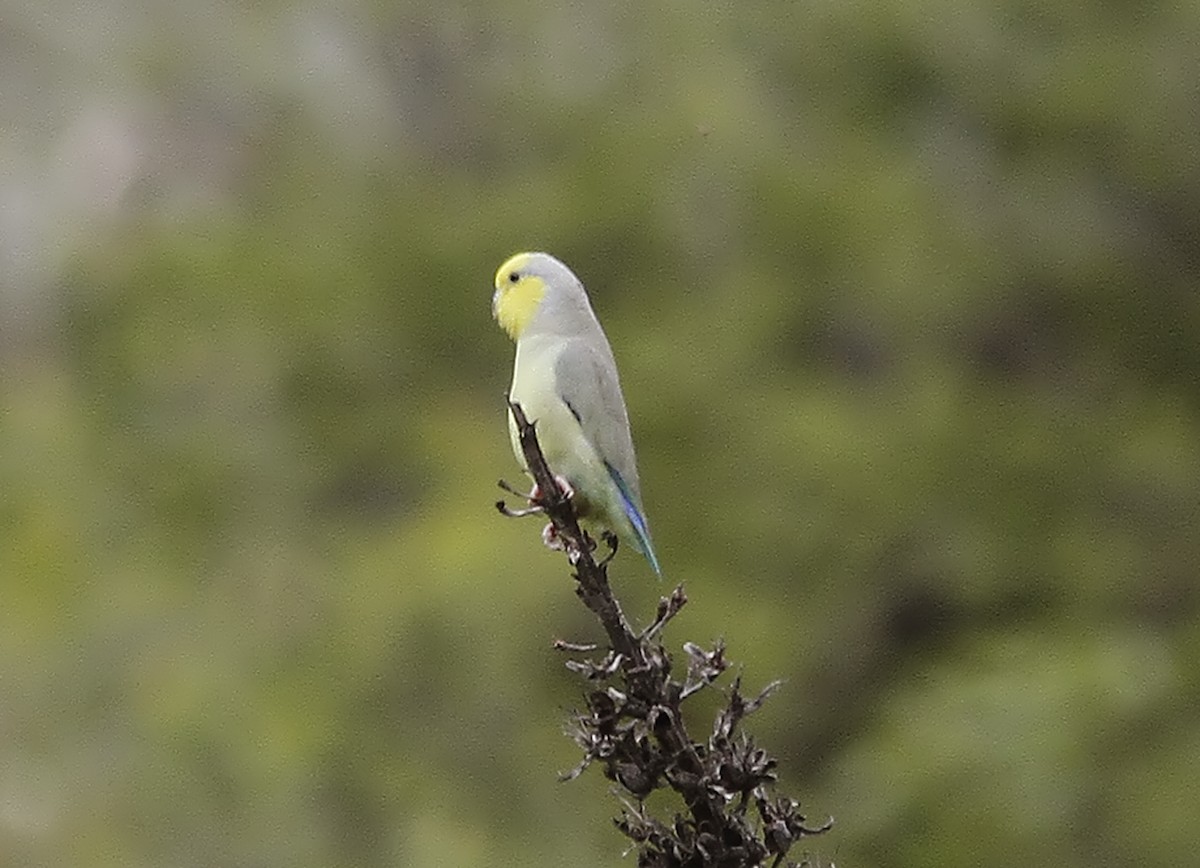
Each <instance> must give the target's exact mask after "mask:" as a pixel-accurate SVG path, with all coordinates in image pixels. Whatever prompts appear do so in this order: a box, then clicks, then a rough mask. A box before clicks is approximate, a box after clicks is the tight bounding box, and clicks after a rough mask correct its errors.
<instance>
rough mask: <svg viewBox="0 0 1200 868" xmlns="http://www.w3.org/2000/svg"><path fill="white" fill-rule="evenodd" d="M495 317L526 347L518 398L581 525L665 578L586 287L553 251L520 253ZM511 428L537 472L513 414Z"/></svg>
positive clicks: (497, 297)
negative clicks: (608, 536)
mask: <svg viewBox="0 0 1200 868" xmlns="http://www.w3.org/2000/svg"><path fill="white" fill-rule="evenodd" d="M492 315H493V316H494V317H495V319H496V322H497V323H498V324H499V325H500V327H501V328H502V329H503V330H504V331H505V332H506V333H507V334H508V336H509V337H510V338H512V340H513V341H514V342H515V343H516V345H517V350H516V359H515V361H514V364H513V377H512V386H511V388H510V390H509V400H510V401H512V402H514V403H516V404H518V405H520V407H521V409H522V410H523V411H524V413H525V415H526V417H527V418H528V419H529V420H530V421H531V422H533V423H534V424H535V425H536V426H537V433H538V442H539V444H540V445H541V447H542V452H543V454H544V455H545V457H546V462H547V464H549V466H550V468H551V470H553V471H554V472H555V474H557V475H558V476H560V477H561V478H562V479H564V480H565V481H566V482H567V484H568V487H569V491H568V494H569V496H570V497H571V500H572V503H573V504H574V506H575V510H576V512H577V514H578V515H579V517H580V520H581V521H582V522H583V523H584V524H585V525H588V524H590V525H592V527H593V528H594V529H597V528H598V529H600V530H601V531H608V532H610V533H612V534H615V536H616V538H617V539H619V540H620V541H622V542H626V543H628V544H630V545H631V546H633V548H634V549H636V550H637V551H638V552H640V553H641V554H642V555H643V557H645V559H646V560H647V561H648V562H649V564H650V567H651V569H653V570H654V572H655V574H657V575H659V576H661V575H662V568H661V566H660V565H659V562H658V555H657V554H656V553H655V551H654V544H653V542H651V539H650V527H649V525H648V524H647V522H646V513H645V510H644V509H643V507H642V496H641V488H640V485H639V482H638V471H637V458H636V456H635V454H634V451H633V438H632V436H631V435H630V433H629V414H628V413H627V411H626V410H625V398H624V396H623V395H622V394H621V383H620V380H619V379H618V377H617V363H616V361H615V359H614V358H613V353H612V348H611V347H610V346H609V343H608V338H607V337H606V336H605V334H604V329H602V328H601V327H600V321H599V320H597V319H596V314H595V313H594V312H593V311H592V305H591V302H590V301H589V300H588V295H587V291H586V290H585V289H584V288H583V283H582V282H581V281H580V280H579V278H578V277H576V276H575V274H574V272H572V271H571V269H570V268H568V267H567V266H566V265H565V264H563V263H562V262H561V261H559V260H558V259H556V258H554V257H553V256H551V255H550V254H548V253H518V254H516V255H514V256H512V257H510V258H509V259H507V260H505V262H504V264H503V265H501V266H500V268H499V269H498V270H497V271H496V278H495V291H494V292H493V294H492ZM508 431H509V437H510V439H511V441H512V448H513V454H514V455H515V456H516V458H517V461H518V462H519V463H520V464H521V465H522V469H524V470H525V472H526V473H528V468H527V467H525V458H524V455H523V453H522V451H521V445H520V440H519V437H518V433H519V432H518V430H517V425H516V421H515V420H514V419H513V415H512V411H511V410H510V411H509V413H508ZM548 541H549V538H548Z"/></svg>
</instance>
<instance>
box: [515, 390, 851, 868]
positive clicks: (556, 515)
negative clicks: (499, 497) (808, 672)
mask: <svg viewBox="0 0 1200 868" xmlns="http://www.w3.org/2000/svg"><path fill="white" fill-rule="evenodd" d="M509 407H510V408H511V410H512V413H513V418H514V419H515V420H516V423H517V429H518V432H519V435H520V443H521V450H522V452H523V453H524V455H525V460H526V466H527V467H528V468H529V471H530V474H531V475H532V476H533V479H534V481H535V482H536V483H537V490H538V492H539V495H538V500H537V501H536V502H534V503H533V504H532V508H531V509H522V510H517V511H514V510H510V509H509V508H508V507H507V506H506V505H505V504H504V502H503V501H500V502H499V503H497V504H496V506H497V508H498V509H499V510H500V511H501V512H503V513H504V514H506V515H518V516H519V515H528V514H530V513H533V512H537V513H544V514H545V516H546V517H547V518H548V519H549V520H550V522H551V523H552V524H553V525H554V528H555V530H556V531H557V534H558V537H559V539H560V540H561V542H562V543H563V545H564V548H565V550H566V554H567V558H568V560H569V561H570V563H571V566H572V567H573V568H574V573H573V578H574V579H575V582H576V584H575V593H576V594H577V595H578V596H579V598H580V599H581V600H582V601H583V603H584V605H585V606H587V607H588V609H590V610H591V612H592V613H593V614H594V615H595V616H596V617H597V618H598V619H599V621H600V624H601V626H602V627H603V628H604V632H605V635H606V636H607V637H608V647H607V648H606V649H599V648H597V647H595V646H588V645H576V644H572V643H567V642H556V643H555V647H557V648H558V649H559V650H562V651H565V652H568V653H572V654H591V655H592V656H586V657H583V658H582V659H572V660H569V661H568V662H567V664H566V666H567V668H568V669H570V670H571V671H573V672H576V673H578V674H579V675H580V676H582V677H583V678H584V679H585V680H586V681H587V683H588V687H587V694H586V696H587V709H586V711H578V712H574V713H573V715H572V717H571V718H570V720H569V723H568V733H569V735H570V736H571V737H572V738H573V739H574V740H575V742H576V743H577V744H578V745H579V746H580V748H582V750H583V759H582V761H581V762H580V763H579V765H578V766H577V767H576V768H575V769H573V770H572V771H571V772H569V773H567V774H565V775H563V776H562V777H563V780H572V779H574V778H576V777H578V776H579V775H580V774H581V773H582V772H583V771H584V769H586V768H587V767H588V766H589V765H591V764H592V763H599V764H602V766H603V768H604V775H605V777H607V778H608V779H609V780H610V781H613V782H615V783H616V784H617V785H618V786H619V787H620V795H621V799H622V802H623V804H624V809H623V811H622V813H621V816H620V817H617V818H616V819H615V820H614V822H615V823H616V826H617V828H619V829H620V830H621V831H622V832H623V833H624V834H625V835H626V836H628V837H629V838H630V839H631V840H632V841H633V847H634V848H635V849H636V850H637V853H638V865H639V866H641V868H717V866H720V868H751V866H759V865H767V864H769V865H771V866H772V868H779V866H784V865H787V866H797V868H799V866H800V865H801V864H809V863H808V862H807V860H806V861H805V862H804V863H797V862H790V861H785V860H786V859H787V854H788V852H789V850H791V848H792V846H793V845H794V844H795V843H796V842H797V841H799V840H800V838H802V837H804V836H806V835H818V834H821V833H823V832H826V831H828V830H829V829H830V828H831V826H832V822H833V821H832V820H829V821H828V822H826V823H824V824H823V825H820V826H815V827H813V826H808V825H806V822H805V818H804V816H803V815H802V814H801V813H800V811H799V805H798V803H797V802H796V801H795V800H793V799H790V798H787V797H786V796H778V795H773V794H772V792H771V791H772V788H773V785H774V783H775V780H776V774H775V767H776V764H777V763H776V760H775V759H774V758H773V757H771V756H770V755H769V754H767V752H766V751H765V750H763V749H762V748H759V747H757V746H756V745H755V744H754V740H753V739H752V738H751V737H750V736H749V735H747V734H746V733H745V732H744V731H743V730H742V729H741V723H742V721H743V720H744V719H745V718H746V716H747V715H749V714H751V713H752V712H754V711H756V710H757V709H758V708H759V707H760V706H761V705H762V704H763V702H764V701H765V700H766V699H767V697H768V696H770V694H771V693H772V692H774V690H775V689H776V688H777V687H778V686H779V682H773V683H771V684H769V685H767V687H766V688H765V689H764V690H763V691H762V692H761V693H759V694H758V695H757V696H755V697H754V698H747V697H746V696H744V695H743V694H742V692H741V678H740V676H739V677H736V678H734V680H733V683H732V684H731V685H730V686H729V688H728V689H727V690H726V691H725V693H726V701H725V704H724V707H723V708H722V709H721V710H720V712H718V714H717V716H716V719H715V721H714V722H713V725H712V730H711V732H710V733H709V735H708V738H707V739H706V740H705V741H703V742H698V741H696V740H695V739H693V738H692V737H691V736H690V735H689V734H688V731H687V727H686V725H685V723H684V719H683V713H682V704H683V702H684V701H685V700H686V699H688V698H689V697H691V696H694V695H695V694H696V693H698V692H699V691H701V690H704V689H707V688H710V687H713V685H714V683H715V682H716V680H717V679H718V678H719V677H720V676H721V674H722V673H724V672H725V670H726V669H728V668H729V662H728V661H727V660H726V659H725V646H724V644H723V643H722V642H720V641H718V642H717V643H716V644H715V645H714V646H713V647H712V648H711V649H705V648H702V647H700V646H698V645H695V644H692V643H690V642H689V643H685V644H684V646H683V650H684V653H685V654H686V655H687V671H686V674H685V675H684V676H683V679H682V680H679V679H677V678H673V677H672V668H673V661H672V658H671V655H670V654H669V653H668V652H667V650H666V649H665V648H664V647H663V645H662V643H661V642H660V641H659V635H660V634H661V633H662V630H663V628H664V627H665V626H666V625H667V623H668V622H669V621H670V620H671V619H672V618H673V617H675V615H677V614H678V613H679V611H680V609H682V608H683V606H684V605H685V604H686V603H687V597H686V596H685V594H684V592H683V586H682V585H679V586H678V587H676V588H675V589H674V591H672V592H671V595H670V596H669V597H663V598H662V599H660V600H659V604H658V611H657V613H656V615H655V618H654V620H653V622H652V623H651V624H650V625H649V626H648V627H647V628H646V629H644V630H642V631H641V632H635V631H634V630H633V629H632V628H631V627H630V626H629V622H628V621H627V620H626V619H625V616H624V614H623V613H622V611H621V607H620V605H619V603H618V602H617V600H616V598H615V597H614V596H613V594H612V590H611V588H610V587H609V584H608V561H609V560H610V559H611V558H612V554H613V553H615V551H616V543H615V540H610V541H609V544H610V546H611V548H612V552H610V554H609V555H608V557H606V558H604V559H602V560H597V559H596V558H595V557H594V556H593V553H594V551H595V549H596V544H595V542H594V541H593V540H592V539H591V538H590V537H589V536H588V535H587V534H586V533H585V532H584V531H583V530H582V529H581V528H580V526H579V517H578V516H577V515H576V512H575V508H574V506H573V505H572V503H571V501H570V500H569V499H568V498H567V497H566V495H565V493H564V492H563V491H562V489H561V488H560V486H559V485H558V483H557V482H556V480H555V478H554V473H553V472H552V471H551V469H550V467H549V466H548V465H547V463H546V459H545V456H543V454H542V451H541V447H540V446H539V445H538V441H537V432H536V430H535V426H534V424H533V423H531V422H530V421H529V420H528V419H527V418H526V416H525V414H524V412H523V411H522V410H521V407H520V406H519V405H517V404H515V403H512V402H510V403H509ZM501 487H502V488H504V489H505V490H507V491H513V489H511V488H510V487H509V486H508V485H507V484H505V483H503V482H501ZM593 652H594V653H593ZM601 652H602V653H601ZM597 655H598V656H597ZM659 789H669V790H672V791H674V792H675V793H676V794H678V796H679V797H680V798H681V799H682V801H683V804H684V806H686V812H684V813H677V814H676V815H675V816H674V817H673V818H672V819H671V820H670V821H664V820H662V819H659V818H657V817H654V816H652V815H651V814H650V813H649V812H648V811H647V808H646V805H645V800H646V797H647V796H649V795H650V793H652V792H654V791H655V790H659ZM768 860H769V861H768Z"/></svg>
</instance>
